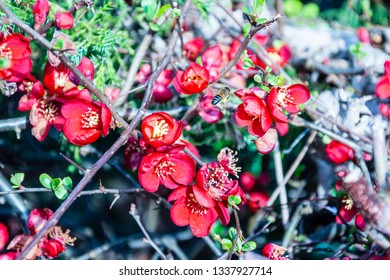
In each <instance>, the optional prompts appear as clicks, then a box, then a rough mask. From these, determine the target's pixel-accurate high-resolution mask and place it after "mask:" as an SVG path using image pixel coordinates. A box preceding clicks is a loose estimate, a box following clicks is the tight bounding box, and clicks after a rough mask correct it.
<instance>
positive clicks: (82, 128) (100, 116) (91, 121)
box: [61, 99, 112, 146]
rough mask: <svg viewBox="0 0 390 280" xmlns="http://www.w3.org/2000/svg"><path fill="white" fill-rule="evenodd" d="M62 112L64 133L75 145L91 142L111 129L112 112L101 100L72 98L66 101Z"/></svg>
mask: <svg viewBox="0 0 390 280" xmlns="http://www.w3.org/2000/svg"><path fill="white" fill-rule="evenodd" d="M61 113H62V115H63V117H64V118H65V123H64V126H63V132H64V135H65V137H66V138H67V139H68V141H69V142H71V143H72V144H74V145H77V146H83V145H87V144H91V143H93V142H95V141H96V140H97V139H98V138H99V137H100V136H106V135H107V134H108V132H109V130H110V123H111V117H112V116H111V112H110V110H109V109H108V108H107V106H106V105H105V104H102V103H100V102H91V101H87V100H83V99H72V100H69V101H66V102H65V103H64V105H63V106H62V109H61Z"/></svg>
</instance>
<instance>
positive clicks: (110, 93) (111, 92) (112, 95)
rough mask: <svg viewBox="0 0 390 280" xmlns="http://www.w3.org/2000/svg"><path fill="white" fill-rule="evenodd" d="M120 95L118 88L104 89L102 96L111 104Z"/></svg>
mask: <svg viewBox="0 0 390 280" xmlns="http://www.w3.org/2000/svg"><path fill="white" fill-rule="evenodd" d="M120 93H121V90H120V88H114V87H106V88H105V89H104V94H105V95H106V96H107V97H108V99H109V100H110V102H111V103H113V104H114V103H115V101H116V100H117V99H118V97H119V95H120Z"/></svg>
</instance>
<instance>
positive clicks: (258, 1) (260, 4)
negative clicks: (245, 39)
mask: <svg viewBox="0 0 390 280" xmlns="http://www.w3.org/2000/svg"><path fill="white" fill-rule="evenodd" d="M264 3H265V0H253V1H252V6H253V14H254V15H255V16H256V17H258V16H260V15H261V13H262V12H263V8H264Z"/></svg>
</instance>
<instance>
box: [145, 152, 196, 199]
mask: <svg viewBox="0 0 390 280" xmlns="http://www.w3.org/2000/svg"><path fill="white" fill-rule="evenodd" d="M195 172H196V171H195V162H194V160H193V159H192V158H191V157H190V156H188V155H187V154H184V153H174V154H165V153H151V154H148V155H146V156H144V157H143V158H142V161H141V163H140V167H139V169H138V179H139V181H140V183H141V185H142V187H144V188H145V189H146V190H147V191H148V192H155V191H157V189H158V187H159V186H160V184H161V185H163V186H165V187H167V188H169V189H174V188H176V187H178V186H179V185H188V184H190V183H191V182H192V180H193V179H194V177H195Z"/></svg>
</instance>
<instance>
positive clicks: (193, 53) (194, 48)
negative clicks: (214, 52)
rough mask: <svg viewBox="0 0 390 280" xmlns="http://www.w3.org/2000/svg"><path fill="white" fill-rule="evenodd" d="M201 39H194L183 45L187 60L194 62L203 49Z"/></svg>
mask: <svg viewBox="0 0 390 280" xmlns="http://www.w3.org/2000/svg"><path fill="white" fill-rule="evenodd" d="M203 45H204V42H203V39H202V38H199V37H196V38H194V39H192V40H191V41H188V42H187V43H185V44H184V51H185V53H186V57H187V58H188V60H191V61H195V59H196V58H197V57H198V55H199V54H200V53H201V51H202V49H203Z"/></svg>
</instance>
